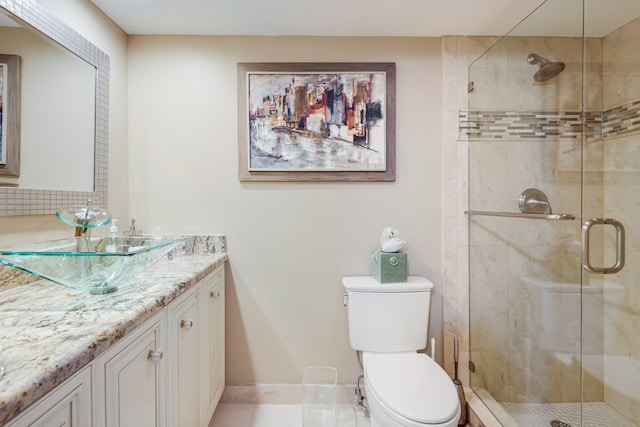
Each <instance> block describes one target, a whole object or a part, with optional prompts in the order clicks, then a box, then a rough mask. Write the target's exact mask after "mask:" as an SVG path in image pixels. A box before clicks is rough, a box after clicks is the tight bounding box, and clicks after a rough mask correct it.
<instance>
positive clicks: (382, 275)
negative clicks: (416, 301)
mask: <svg viewBox="0 0 640 427" xmlns="http://www.w3.org/2000/svg"><path fill="white" fill-rule="evenodd" d="M371 276H373V278H374V279H376V280H377V281H378V282H380V283H403V282H406V281H407V254H406V253H404V252H395V253H387V252H380V251H377V252H375V253H374V254H373V255H371Z"/></svg>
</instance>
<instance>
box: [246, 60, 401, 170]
mask: <svg viewBox="0 0 640 427" xmlns="http://www.w3.org/2000/svg"><path fill="white" fill-rule="evenodd" d="M238 136H239V141H238V154H239V155H238V158H239V171H238V175H239V179H240V181H395V63H387V62H384V63H364V62H362V63H361V62H354V63H239V64H238Z"/></svg>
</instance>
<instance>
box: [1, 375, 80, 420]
mask: <svg viewBox="0 0 640 427" xmlns="http://www.w3.org/2000/svg"><path fill="white" fill-rule="evenodd" d="M88 425H91V366H87V367H85V368H83V369H82V370H81V371H79V372H77V373H76V374H74V375H73V376H72V377H71V378H69V379H68V380H66V381H65V382H63V383H62V384H60V385H59V386H58V387H56V388H54V389H53V390H52V391H50V392H49V393H48V394H47V395H46V396H44V397H43V398H42V399H40V400H38V401H37V402H36V403H35V404H34V405H33V406H32V407H30V408H29V409H28V410H27V411H26V412H24V413H22V414H21V415H20V416H18V417H17V418H16V419H14V420H13V421H11V422H10V423H9V424H7V427H23V426H30V427H31V426H33V427H74V426H88Z"/></svg>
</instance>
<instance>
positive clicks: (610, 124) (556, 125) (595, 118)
mask: <svg viewBox="0 0 640 427" xmlns="http://www.w3.org/2000/svg"><path fill="white" fill-rule="evenodd" d="M584 128H585V136H586V137H587V138H588V139H591V138H603V139H610V138H615V137H619V136H625V135H631V134H634V133H640V100H633V101H629V102H626V103H623V104H620V105H617V106H615V107H612V108H609V109H607V110H604V111H602V112H586V113H585V126H584ZM581 136H582V113H581V112H510V111H459V112H458V139H463V140H472V141H473V140H496V139H504V140H513V139H516V140H526V139H547V138H550V139H576V138H580V137H581Z"/></svg>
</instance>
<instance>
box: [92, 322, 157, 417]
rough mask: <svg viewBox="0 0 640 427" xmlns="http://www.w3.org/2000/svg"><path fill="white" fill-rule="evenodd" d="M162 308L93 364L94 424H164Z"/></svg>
mask: <svg viewBox="0 0 640 427" xmlns="http://www.w3.org/2000/svg"><path fill="white" fill-rule="evenodd" d="M165 319H166V314H165V311H164V310H163V311H161V312H159V313H157V314H155V315H154V316H153V317H152V318H151V319H149V320H147V321H146V322H145V323H143V324H142V325H141V326H140V327H138V328H137V329H136V330H134V331H133V332H132V333H130V334H129V335H127V336H125V337H124V338H123V339H122V341H120V342H119V343H117V344H116V345H115V346H113V347H112V348H110V349H109V350H107V352H106V353H104V354H102V355H101V356H100V357H99V358H98V359H97V360H96V361H94V362H93V364H94V371H95V376H94V384H95V400H94V413H95V418H94V424H93V425H94V426H95V427H106V426H109V427H111V426H120V427H128V426H131V427H137V426H156V427H164V426H166V425H167V424H166V404H164V402H165V401H166V392H165V390H166V355H165V347H166V344H165V339H166V338H165V337H166V331H165V328H166V327H165V321H166V320H165Z"/></svg>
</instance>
